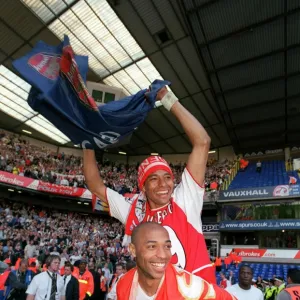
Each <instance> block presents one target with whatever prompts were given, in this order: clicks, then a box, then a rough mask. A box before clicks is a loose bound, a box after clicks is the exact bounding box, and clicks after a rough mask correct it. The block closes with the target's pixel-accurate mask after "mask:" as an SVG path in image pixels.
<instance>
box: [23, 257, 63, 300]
mask: <svg viewBox="0 0 300 300" xmlns="http://www.w3.org/2000/svg"><path fill="white" fill-rule="evenodd" d="M59 264H60V257H59V256H57V255H50V256H49V257H48V259H47V261H46V265H47V268H48V270H47V271H45V272H42V273H40V274H38V275H36V276H34V278H33V280H32V281H31V283H30V285H29V287H28V288H27V291H26V294H27V295H28V296H27V299H26V300H65V299H66V298H65V287H64V281H63V279H62V277H61V276H60V275H59V274H58V269H59Z"/></svg>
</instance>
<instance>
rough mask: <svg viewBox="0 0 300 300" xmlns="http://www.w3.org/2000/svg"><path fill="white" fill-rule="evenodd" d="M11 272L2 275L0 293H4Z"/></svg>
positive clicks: (0, 276) (0, 277) (0, 275)
mask: <svg viewBox="0 0 300 300" xmlns="http://www.w3.org/2000/svg"><path fill="white" fill-rule="evenodd" d="M9 273H10V271H5V272H4V273H2V274H0V291H4V288H5V282H6V279H7V277H8V275H9Z"/></svg>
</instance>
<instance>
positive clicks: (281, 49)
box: [209, 43, 300, 75]
mask: <svg viewBox="0 0 300 300" xmlns="http://www.w3.org/2000/svg"><path fill="white" fill-rule="evenodd" d="M299 47H300V43H297V44H293V45H290V46H287V45H286V46H284V47H283V48H280V49H277V50H273V51H270V52H267V53H263V54H260V55H257V56H253V57H250V58H247V59H244V60H241V61H238V62H235V63H232V64H228V65H226V66H222V67H220V68H217V69H215V70H213V71H210V72H209V75H211V74H215V73H217V72H220V71H223V70H226V69H230V68H233V67H237V66H240V65H243V64H247V63H250V62H252V61H255V60H259V59H262V58H266V57H269V56H272V55H276V54H279V53H281V52H287V51H289V50H291V49H296V48H299Z"/></svg>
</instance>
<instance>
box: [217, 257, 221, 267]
mask: <svg viewBox="0 0 300 300" xmlns="http://www.w3.org/2000/svg"><path fill="white" fill-rule="evenodd" d="M215 263H216V267H221V266H222V259H221V257H216V261H215Z"/></svg>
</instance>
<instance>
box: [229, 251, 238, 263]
mask: <svg viewBox="0 0 300 300" xmlns="http://www.w3.org/2000/svg"><path fill="white" fill-rule="evenodd" d="M229 256H230V257H231V260H232V261H233V262H235V261H236V257H237V254H236V253H235V252H231V253H230V254H229Z"/></svg>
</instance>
